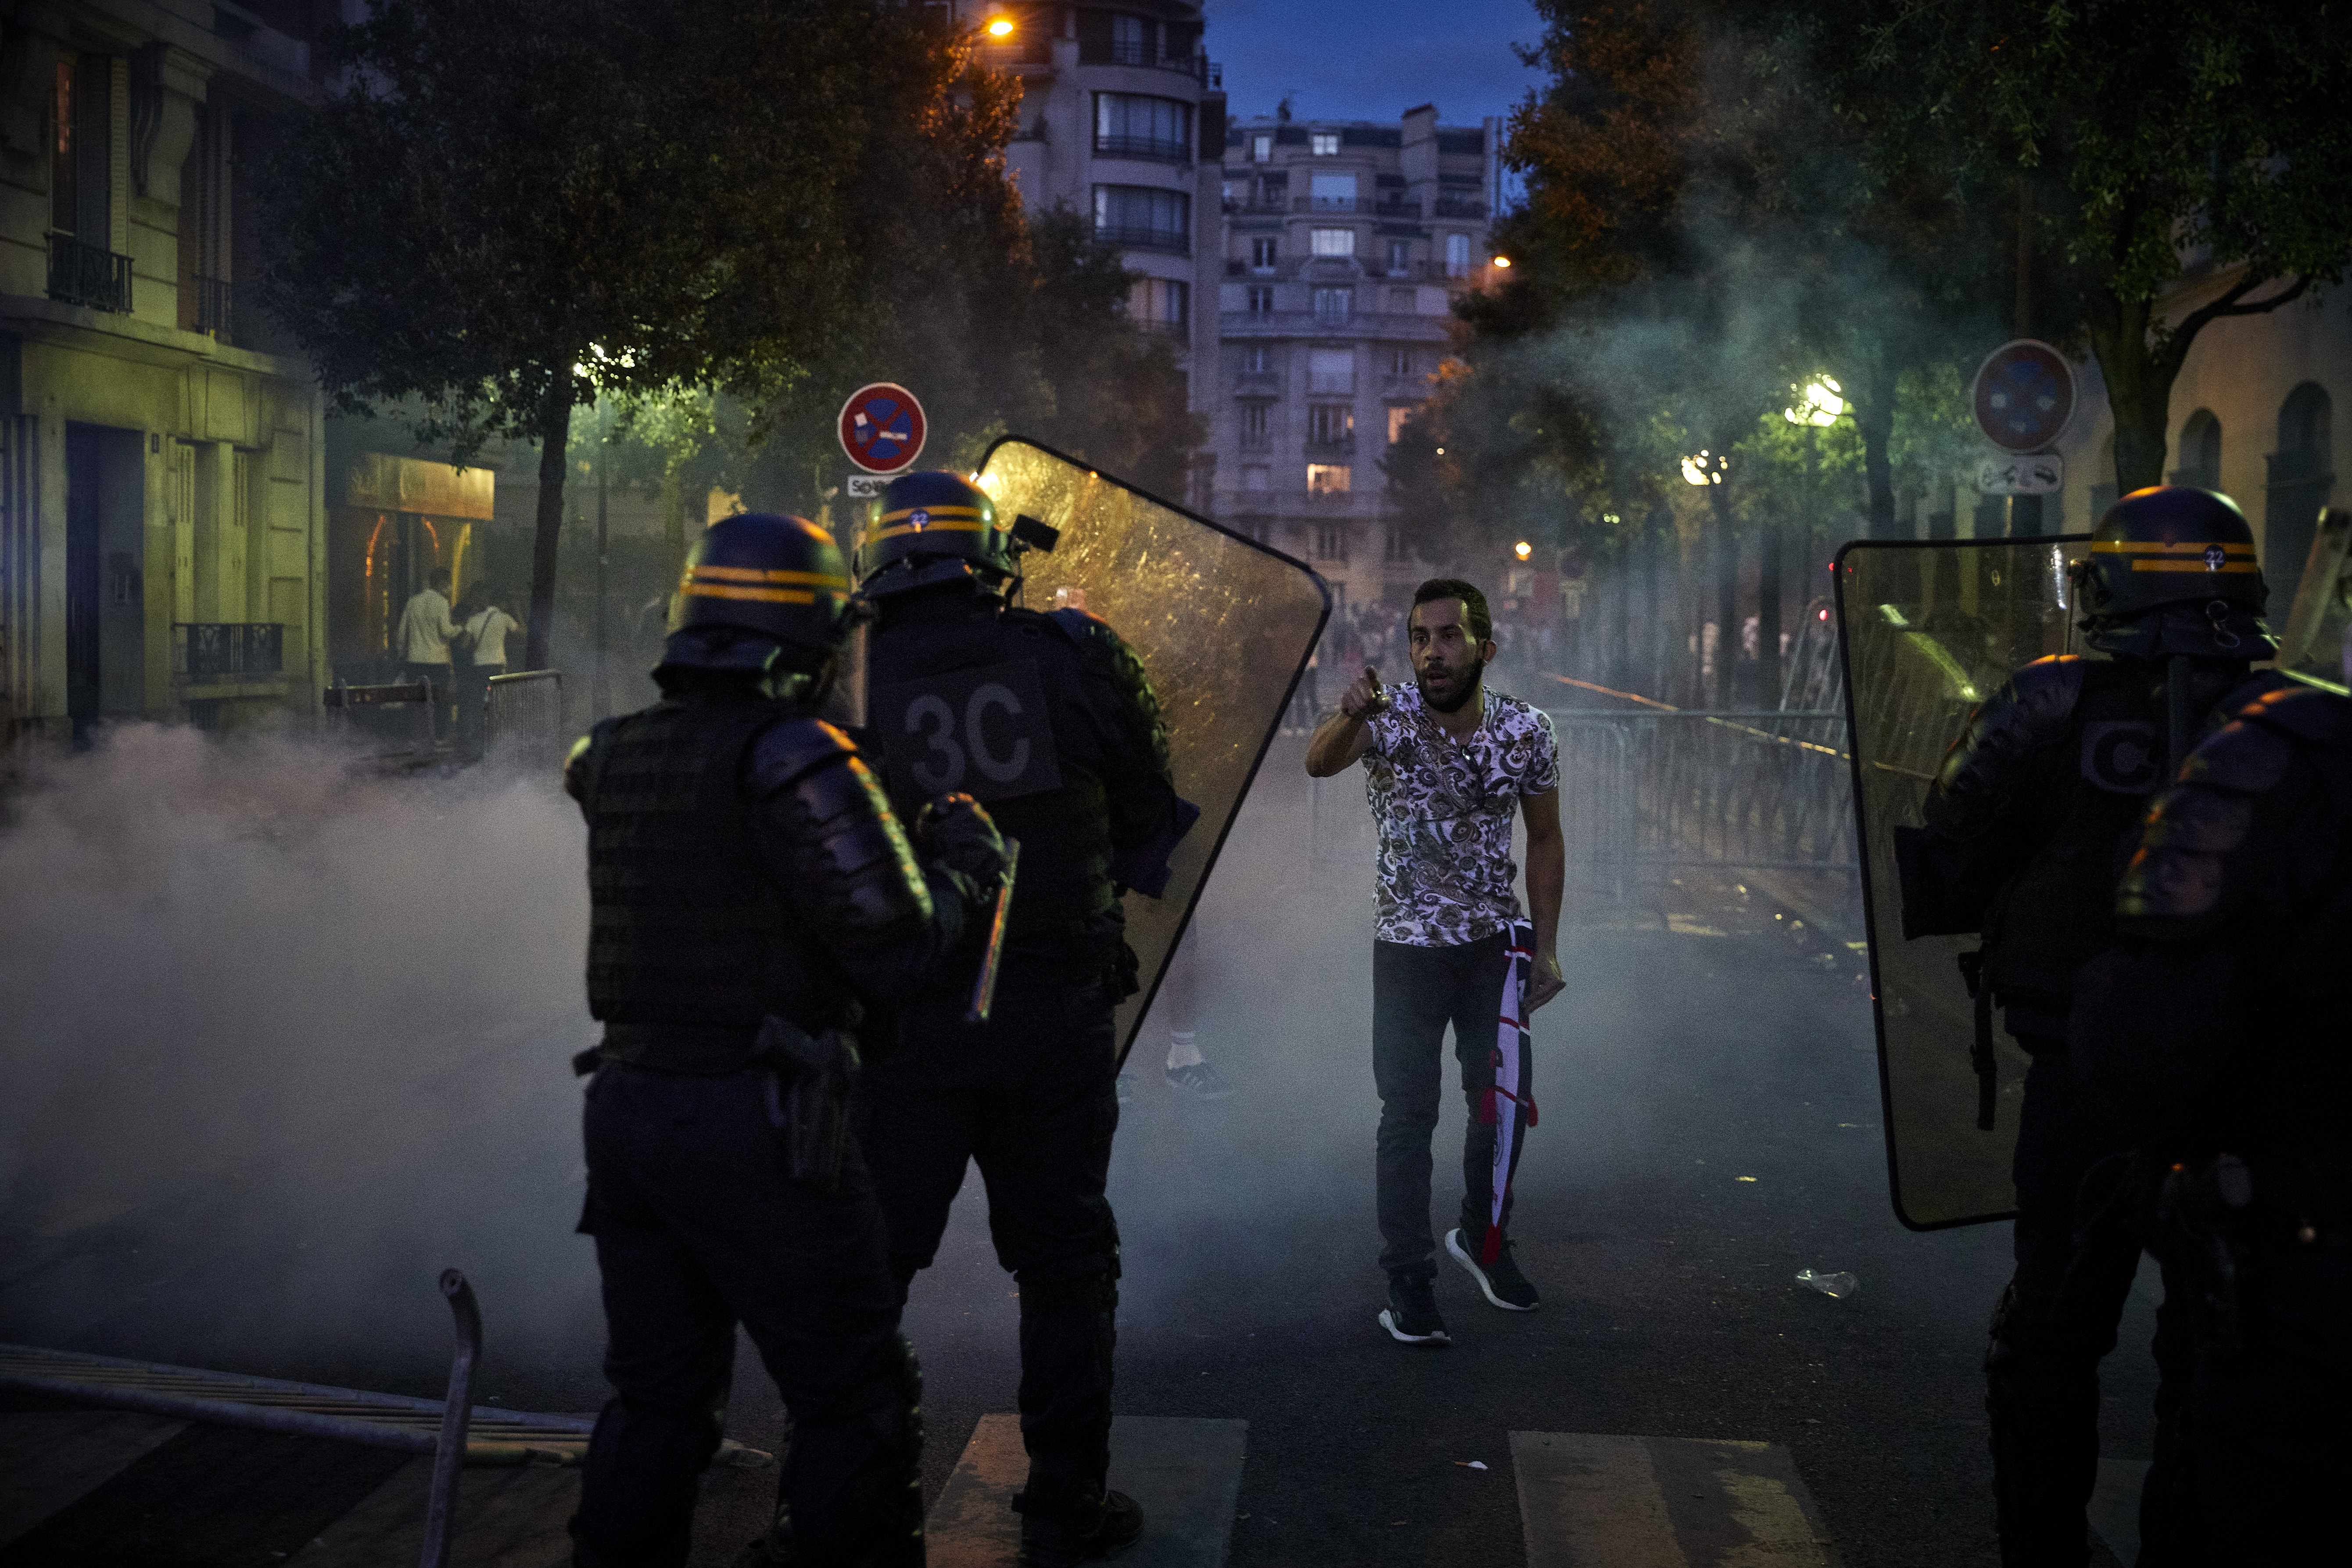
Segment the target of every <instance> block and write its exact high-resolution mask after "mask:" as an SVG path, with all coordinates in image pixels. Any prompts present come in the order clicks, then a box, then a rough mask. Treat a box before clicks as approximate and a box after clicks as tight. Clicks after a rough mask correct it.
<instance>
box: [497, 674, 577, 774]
mask: <svg viewBox="0 0 2352 1568" xmlns="http://www.w3.org/2000/svg"><path fill="white" fill-rule="evenodd" d="M489 687H490V689H489V695H488V702H487V705H486V706H485V708H484V710H483V723H482V759H483V760H484V761H485V762H488V763H491V764H493V765H497V766H502V767H508V768H552V767H553V766H555V765H556V764H557V763H558V762H560V761H562V753H563V746H564V742H565V740H566V739H567V738H569V737H567V736H566V735H565V734H564V727H563V675H562V672H560V671H556V670H524V671H521V672H519V673H518V674H511V675H493V676H491V677H490V682H489Z"/></svg>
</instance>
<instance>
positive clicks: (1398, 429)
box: [1389, 408, 1412, 446]
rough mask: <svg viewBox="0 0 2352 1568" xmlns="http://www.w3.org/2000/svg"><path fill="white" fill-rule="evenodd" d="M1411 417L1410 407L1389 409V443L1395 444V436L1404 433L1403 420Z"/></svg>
mask: <svg viewBox="0 0 2352 1568" xmlns="http://www.w3.org/2000/svg"><path fill="white" fill-rule="evenodd" d="M1411 418H1412V410H1411V409H1409V408H1392V409H1391V410H1389V444H1390V445H1391V446H1393V445H1395V444H1396V442H1397V437H1399V436H1401V435H1402V434H1404V424H1405V421H1407V420H1409V419H1411Z"/></svg>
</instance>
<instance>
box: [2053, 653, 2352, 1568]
mask: <svg viewBox="0 0 2352 1568" xmlns="http://www.w3.org/2000/svg"><path fill="white" fill-rule="evenodd" d="M2116 924H2117V926H2118V929H2119V930H2120V932H2121V934H2122V936H2123V941H2122V942H2121V944H2120V945H2119V946H2117V948H2116V950H2115V951H2113V952H2111V953H2109V954H2107V955H2106V956H2103V957H2102V958H2100V959H2099V960H2098V961H2097V962H2095V964H2093V965H2092V966H2091V967H2089V969H2088V970H2086V972H2085V974H2084V981H2083V987H2082V998H2081V1004H2080V1006H2079V1007H2078V1008H2077V1009H2076V1013H2075V1021H2074V1037H2073V1038H2074V1051H2076V1052H2077V1053H2078V1054H2079V1055H2080V1056H2081V1057H2082V1059H2083V1060H2084V1064H2085V1068H2086V1071H2088V1073H2089V1074H2090V1076H2091V1078H2092V1080H2093V1082H2095V1084H2096V1085H2097V1086H2098V1087H2099V1089H2100V1090H2101V1091H2102V1092H2105V1093H2108V1094H2110V1095H2112V1096H2114V1097H2115V1098H2116V1099H2117V1100H2120V1101H2124V1102H2126V1103H2130V1104H2132V1105H2133V1106H2134V1107H2135V1108H2136V1109H2137V1112H2138V1113H2140V1114H2141V1115H2143V1116H2144V1117H2146V1118H2147V1119H2148V1120H2149V1121H2150V1122H2151V1123H2153V1124H2157V1125H2158V1126H2159V1127H2160V1128H2161V1129H2162V1131H2161V1132H2160V1133H2158V1134H2157V1135H2156V1136H2155V1137H2153V1138H2151V1139H2150V1140H2149V1141H2148V1143H2147V1147H2146V1150H2145V1152H2144V1155H2143V1158H2142V1159H2141V1161H2140V1162H2139V1164H2138V1166H2137V1171H2136V1181H2137V1186H2139V1188H2140V1194H2139V1196H2140V1199H2141V1202H2142V1204H2143V1206H2144V1207H2149V1208H2152V1209H2153V1210H2154V1211H2155V1212H2156V1214H2157V1217H2158V1221H2157V1225H2156V1239H2155V1242H2154V1246H2155V1247H2156V1249H2157V1250H2158V1255H2159V1256H2160V1257H2162V1258H2163V1259H2164V1260H2165V1262H2166V1265H2167V1272H2168V1279H2172V1280H2176V1281H2178V1282H2179V1290H2178V1291H2177V1292H2176V1293H2175V1296H2174V1297H2172V1298H2168V1302H2167V1307H2168V1311H2173V1310H2179V1311H2181V1312H2184V1314H2185V1316H2186V1317H2187V1319H2188V1322H2186V1323H2185V1324H2183V1325H2180V1327H2179V1330H2178V1331H2176V1332H2179V1333H2182V1334H2183V1335H2184V1337H2186V1338H2187V1340H2188V1341H2189V1345H2190V1347H2191V1352H2190V1354H2191V1355H2192V1357H2193V1366H2194V1370H2193V1372H2192V1373H2191V1375H2190V1376H2189V1389H2188V1396H2187V1399H2186V1407H2185V1410H2184V1411H2183V1412H2182V1417H2181V1419H2180V1420H2179V1423H2178V1430H2177V1431H2176V1432H2174V1433H2172V1434H2170V1437H2172V1439H2173V1441H2174V1442H2175V1444H2176V1446H2177V1453H2176V1462H2177V1464H2178V1466H2179V1469H2180V1470H2181V1471H2182V1473H2183V1476H2184V1479H2185V1481H2186V1483H2187V1490H2188V1491H2189V1494H2190V1496H2191V1497H2192V1498H2193V1500H2194V1508H2193V1511H2191V1514H2190V1516H2189V1518H2188V1519H2187V1520H2185V1521H2182V1524H2181V1525H2180V1527H2179V1532H2178V1536H2177V1538H2176V1540H2175V1541H2173V1542H2168V1543H2165V1544H2167V1545H2168V1555H2167V1557H2166V1559H2165V1560H2166V1561H2194V1562H2198V1563H2224V1564H2239V1563H2244V1564H2256V1563H2260V1564H2271V1563H2291V1562H2299V1561H2305V1560H2308V1559H2309V1558H2310V1557H2311V1556H2312V1555H2314V1553H2315V1551H2316V1550H2318V1547H2317V1543H2319V1542H2324V1541H2326V1540H2328V1539H2331V1538H2333V1537H2334V1535H2335V1534H2336V1533H2338V1531H2336V1521H2335V1518H2334V1515H2335V1513H2336V1511H2337V1504H2336V1492H2335V1490H2334V1488H2335V1487H2336V1485H2337V1484H2338V1480H2339V1478H2340V1477H2341V1475H2342V1474H2343V1471H2344V1469H2345V1467H2346V1465H2347V1461H2352V1433H2347V1427H2346V1425H2345V1420H2344V1412H2345V1410H2346V1409H2347V1406H2352V1331H2347V1323H2352V1051H2347V1049H2346V1021H2345V1020H2346V1019H2347V1016H2352V963H2347V949H2352V702H2347V701H2345V700H2344V699H2343V698H2340V697H2336V696H2334V695H2328V694H2326V693H2323V692H2319V691H2315V690H2311V689H2309V688H2306V687H2294V688H2289V689H2285V690H2277V691H2273V692H2271V693H2269V694H2267V695H2263V697H2261V698H2260V699H2259V700H2257V701H2255V702H2253V703H2252V704H2250V705H2248V706H2245V707H2244V708H2242V710H2240V711H2238V712H2237V714H2236V716H2235V718H2234V719H2233V720H2232V722H2231V723H2230V724H2229V725H2228V726H2227V727H2225V728H2223V729H2221V731H2220V732H2219V733H2217V734H2215V735H2214V736H2213V737H2211V738H2210V739H2208V740H2207V741H2205V742H2204V743H2203V744H2202V745H2201V746H2200V747H2198V749H2197V752H2196V754H2195V755H2194V757H2192V758H2191V759H2190V761H2189V766H2188V768H2186V769H2185V770H2184V772H2183V774H2182V776H2181V779H2180V782H2179V784H2178V785H2177V786H2176V787H2175V788H2174V789H2171V790H2170V791H2169V792H2168V793H2167V794H2166V795H2165V796H2164V797H2163V799H2162V800H2160V801H2159V802H2158V806H2157V808H2156V810H2155V812H2154V813H2153V814H2152V816H2151V817H2150V818H2149V821H2148V822H2147V829H2146V831H2145V834H2144V836H2143V838H2142V840H2141V843H2140V848H2139V852H2138V853H2137V856H2136V857H2135V859H2134V860H2133V862H2132V864H2131V867H2130V870H2129V873H2127V875H2126V878H2125V880H2124V883H2123V886H2122V888H2121V889H2120V891H2119V893H2118V894H2117V898H2116ZM2152 1544H2154V1543H2152ZM2141 1560H2142V1561H2143V1562H2147V1561H2149V1559H2148V1557H2147V1555H2145V1554H2143V1557H2142V1559H2141Z"/></svg>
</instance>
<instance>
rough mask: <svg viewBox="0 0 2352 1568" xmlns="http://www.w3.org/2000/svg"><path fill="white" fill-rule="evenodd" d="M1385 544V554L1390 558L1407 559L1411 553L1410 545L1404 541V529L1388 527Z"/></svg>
mask: <svg viewBox="0 0 2352 1568" xmlns="http://www.w3.org/2000/svg"><path fill="white" fill-rule="evenodd" d="M1386 545H1387V549H1386V554H1387V556H1388V559H1391V560H1405V559H1410V558H1411V557H1412V546H1411V545H1409V544H1407V543H1405V538H1404V530H1403V529H1402V528H1390V529H1389V531H1388V538H1387V540H1386Z"/></svg>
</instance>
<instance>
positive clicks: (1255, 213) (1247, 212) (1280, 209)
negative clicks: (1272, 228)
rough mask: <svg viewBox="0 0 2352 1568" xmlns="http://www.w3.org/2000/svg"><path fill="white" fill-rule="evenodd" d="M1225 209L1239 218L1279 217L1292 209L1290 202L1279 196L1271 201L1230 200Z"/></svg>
mask: <svg viewBox="0 0 2352 1568" xmlns="http://www.w3.org/2000/svg"><path fill="white" fill-rule="evenodd" d="M1225 211H1226V213H1227V214H1229V215H1231V216H1234V217H1237V218H1278V217H1280V216H1282V214H1285V213H1286V212H1288V211H1290V204H1289V203H1288V202H1286V201H1285V200H1282V199H1281V198H1279V197H1277V198H1276V199H1275V200H1273V201H1270V202H1235V201H1228V202H1226V203H1225Z"/></svg>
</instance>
